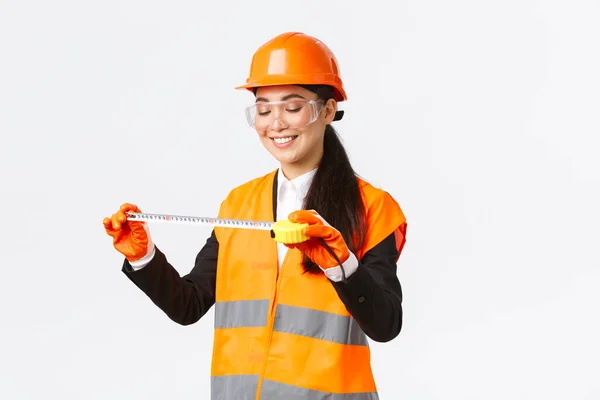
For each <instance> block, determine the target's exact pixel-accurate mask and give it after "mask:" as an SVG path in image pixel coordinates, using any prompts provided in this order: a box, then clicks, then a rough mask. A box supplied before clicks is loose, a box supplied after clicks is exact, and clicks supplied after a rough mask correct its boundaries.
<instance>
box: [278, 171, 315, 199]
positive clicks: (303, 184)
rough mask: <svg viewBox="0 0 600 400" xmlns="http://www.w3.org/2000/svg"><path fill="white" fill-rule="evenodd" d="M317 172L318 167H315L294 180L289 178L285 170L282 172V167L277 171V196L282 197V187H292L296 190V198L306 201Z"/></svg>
mask: <svg viewBox="0 0 600 400" xmlns="http://www.w3.org/2000/svg"><path fill="white" fill-rule="evenodd" d="M316 172H317V169H316V168H315V169H313V170H312V171H309V172H306V173H304V174H302V175H300V176H298V177H296V178H294V179H292V180H289V179H287V178H286V177H285V176H284V175H283V172H281V168H279V170H278V171H277V198H278V199H281V195H282V189H284V188H285V189H288V188H291V189H292V190H295V192H296V198H297V199H298V200H299V201H301V202H304V198H305V197H306V194H307V193H308V189H309V188H310V184H311V182H312V178H313V176H314V175H315V173H316Z"/></svg>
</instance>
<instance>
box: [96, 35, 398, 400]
mask: <svg viewBox="0 0 600 400" xmlns="http://www.w3.org/2000/svg"><path fill="white" fill-rule="evenodd" d="M238 88H239V89H247V90H250V91H252V92H253V93H254V95H255V102H254V104H252V105H251V106H249V107H248V108H247V109H246V117H247V120H248V123H249V124H250V126H251V127H253V128H254V129H255V130H256V132H257V133H258V136H259V138H260V140H261V141H262V143H263V144H264V146H265V147H266V149H267V150H268V151H269V152H270V153H271V154H272V155H273V157H275V158H276V159H277V161H278V162H279V163H280V168H278V169H277V170H275V171H272V172H269V173H268V174H266V175H264V176H261V177H259V178H256V179H253V180H251V181H249V182H247V183H245V184H242V185H240V186H239V187H237V188H235V189H233V190H232V191H231V192H230V193H229V195H228V196H227V198H226V199H225V200H224V201H223V202H222V204H221V207H220V211H219V217H220V218H233V219H249V220H265V221H266V220H269V221H275V220H281V219H285V218H288V219H289V220H291V221H292V222H301V223H308V224H309V226H308V227H307V228H306V229H305V231H304V233H305V235H306V236H308V237H309V239H308V240H307V241H305V242H303V243H300V244H297V245H283V244H281V243H278V242H275V241H274V240H273V239H272V238H271V237H270V236H269V234H268V233H267V232H266V231H256V230H246V229H231V228H215V229H214V230H213V232H212V234H211V236H210V237H209V238H208V240H207V242H206V244H205V245H204V247H203V248H202V249H201V250H200V252H199V253H198V256H197V257H196V262H195V266H194V268H193V269H192V271H191V272H190V273H189V274H187V275H185V276H183V277H181V276H180V275H179V273H178V272H177V271H176V270H175V269H174V268H173V267H172V266H171V265H170V264H169V262H168V261H167V259H166V257H165V255H164V254H163V253H162V252H161V251H160V250H159V249H158V248H157V247H156V246H155V245H154V243H153V242H152V239H151V236H150V233H149V230H148V226H147V225H146V223H144V222H139V221H137V222H134V221H127V220H126V213H127V212H128V211H134V212H141V211H140V210H139V208H138V207H137V206H135V205H133V204H124V205H122V206H121V207H120V209H119V210H118V211H117V212H116V213H115V214H113V215H112V217H111V218H105V219H104V226H105V229H106V232H107V233H108V234H109V235H111V236H112V237H113V244H114V247H115V248H116V249H117V250H118V251H119V252H121V253H122V254H123V255H124V256H125V261H124V264H123V272H124V273H125V275H126V276H127V277H128V278H129V279H131V281H132V282H133V283H134V284H136V285H137V286H138V287H139V288H140V289H141V290H143V291H144V293H146V294H147V295H148V297H149V298H150V299H151V300H152V301H153V302H154V303H155V304H156V305H157V306H158V307H160V308H161V309H162V310H163V311H164V312H165V313H166V314H167V315H168V316H169V317H170V318H171V319H172V320H173V321H175V322H177V323H179V324H182V325H188V324H192V323H195V322H196V321H198V320H199V319H200V318H201V317H202V316H203V315H204V314H205V313H206V312H207V311H208V310H209V308H210V307H211V306H212V305H213V304H214V305H215V332H214V347H213V361H212V372H211V386H212V388H211V392H212V397H211V398H212V399H227V400H229V399H231V400H234V399H235V400H240V399H278V400H279V399H286V400H293V399H326V398H327V399H329V398H335V399H353V400H362V399H364V400H367V399H369V400H371V399H378V395H377V389H376V385H375V381H374V378H373V375H372V371H371V364H370V352H369V346H368V341H367V337H369V338H371V339H372V340H375V341H378V342H386V341H390V340H392V339H393V338H395V337H396V336H397V335H398V334H399V332H400V329H401V326H402V305H401V302H402V292H401V288H400V283H399V281H398V278H397V276H396V262H397V260H398V258H399V256H400V252H401V251H402V248H403V246H404V243H405V235H406V221H405V217H404V215H403V213H402V210H401V209H400V207H399V206H398V204H397V203H396V202H395V201H394V199H393V198H392V197H391V196H390V195H389V194H388V193H386V192H384V191H382V190H380V189H377V188H375V187H373V186H371V185H370V184H368V183H367V182H365V181H364V180H362V179H361V178H359V177H357V176H356V174H355V172H354V171H353V169H352V166H351V165H350V162H349V160H348V157H347V155H346V151H345V150H344V147H343V146H342V143H341V142H340V140H339V138H338V136H337V133H336V132H335V130H334V128H333V127H332V126H331V123H332V122H333V121H336V120H339V119H341V118H342V116H343V112H341V111H338V110H337V102H340V101H344V100H346V93H345V91H344V88H343V84H342V81H341V79H340V77H339V74H338V65H337V60H336V58H335V56H334V55H333V53H332V52H331V51H330V49H329V48H328V47H326V46H325V44H323V43H322V42H321V41H319V40H318V39H315V38H313V37H310V36H307V35H304V34H302V33H284V34H281V35H278V36H277V37H275V38H273V39H272V40H270V41H269V42H267V43H265V44H264V45H263V46H261V47H260V48H259V49H258V50H257V51H256V53H255V54H254V57H253V59H252V65H251V68H250V76H249V78H248V79H247V81H246V84H245V85H242V86H239V87H238ZM319 239H321V240H319ZM323 244H325V245H326V246H323ZM329 249H331V250H332V252H331V253H330V252H329ZM332 394H336V396H335V397H330V396H331V395H332Z"/></svg>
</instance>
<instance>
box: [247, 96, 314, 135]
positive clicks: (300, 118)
mask: <svg viewBox="0 0 600 400" xmlns="http://www.w3.org/2000/svg"><path fill="white" fill-rule="evenodd" d="M319 111H321V101H320V100H319V101H314V100H287V101H271V102H259V103H256V104H253V105H251V106H249V107H247V108H246V119H247V120H248V124H249V125H250V126H251V127H253V128H256V129H258V130H263V129H267V128H269V127H271V126H273V124H275V123H278V124H280V126H281V127H282V128H292V129H294V128H302V127H304V126H307V125H310V124H312V123H313V122H315V121H316V120H317V117H318V115H319Z"/></svg>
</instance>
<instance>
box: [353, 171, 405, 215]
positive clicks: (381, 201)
mask: <svg viewBox="0 0 600 400" xmlns="http://www.w3.org/2000/svg"><path fill="white" fill-rule="evenodd" d="M356 179H357V180H358V187H359V189H360V192H361V195H362V198H363V202H364V204H365V209H366V213H367V217H377V216H381V215H386V214H387V215H389V216H393V217H394V220H395V221H398V222H399V223H400V224H401V223H403V222H405V220H406V217H405V216H404V212H403V211H402V208H400V204H398V202H397V201H396V199H395V198H394V197H393V196H392V195H391V194H390V193H389V192H387V191H386V190H384V189H381V188H378V187H375V186H374V185H373V184H371V183H369V182H368V181H367V180H365V179H364V178H361V177H357V178H356Z"/></svg>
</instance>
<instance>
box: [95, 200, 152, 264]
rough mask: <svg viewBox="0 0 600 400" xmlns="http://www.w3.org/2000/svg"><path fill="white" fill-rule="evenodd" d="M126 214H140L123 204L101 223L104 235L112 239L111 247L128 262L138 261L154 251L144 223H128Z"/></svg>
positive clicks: (134, 208) (132, 206) (134, 207)
mask: <svg viewBox="0 0 600 400" xmlns="http://www.w3.org/2000/svg"><path fill="white" fill-rule="evenodd" d="M127 212H138V213H139V212H141V211H140V209H139V208H138V207H137V206H136V205H134V204H129V203H125V204H123V205H122V206H121V207H120V208H119V210H118V211H117V212H116V213H114V214H113V215H112V216H111V217H110V218H104V220H103V221H102V222H103V224H104V229H105V230H106V233H107V234H108V235H109V236H111V237H112V238H113V246H114V247H115V249H117V251H119V252H120V253H121V254H123V255H124V256H125V258H127V260H128V261H138V260H140V259H142V258H144V257H146V256H147V255H149V254H150V253H151V252H152V251H153V250H154V245H153V243H152V240H151V238H150V231H149V230H148V226H147V224H146V222H144V221H128V220H127Z"/></svg>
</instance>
